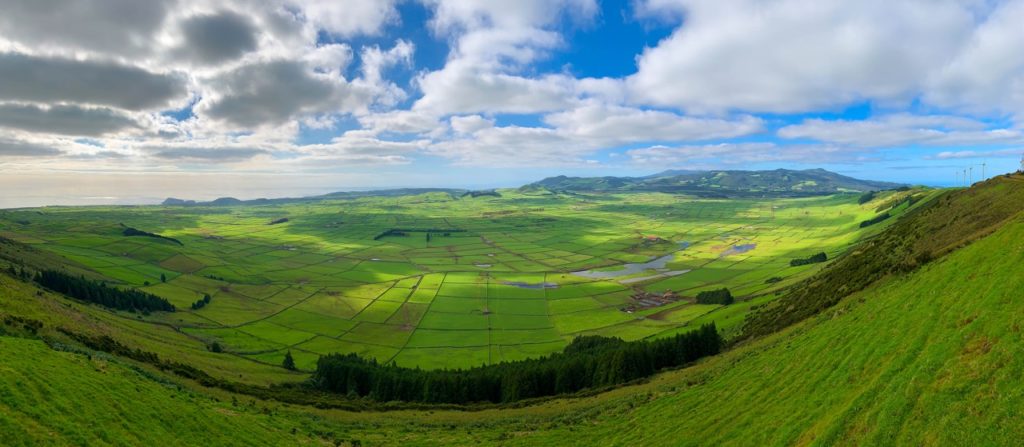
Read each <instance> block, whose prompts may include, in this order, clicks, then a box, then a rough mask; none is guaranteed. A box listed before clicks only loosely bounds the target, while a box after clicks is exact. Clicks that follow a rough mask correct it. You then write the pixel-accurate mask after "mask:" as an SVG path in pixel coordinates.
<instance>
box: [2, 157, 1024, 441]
mask: <svg viewBox="0 0 1024 447" xmlns="http://www.w3.org/2000/svg"><path fill="white" fill-rule="evenodd" d="M1022 194H1024V179H1021V178H1020V177H1013V178H999V179H994V180H990V181H989V182H986V183H984V184H981V185H977V186H975V187H974V188H972V189H970V190H964V191H954V192H949V193H946V195H945V196H943V197H940V198H939V199H938V200H937V201H935V202H933V203H932V204H931V205H930V206H928V207H922V208H920V209H919V210H918V211H915V212H913V213H911V214H910V215H909V216H908V217H906V218H905V219H904V220H901V221H900V222H898V223H897V224H895V225H892V226H890V227H889V228H887V229H886V230H885V231H883V232H882V233H880V234H879V236H877V237H876V239H873V241H880V242H877V243H876V244H878V245H877V246H880V247H886V248H897V249H900V250H904V249H906V251H900V252H898V253H897V254H898V255H894V256H893V257H892V258H891V259H893V260H895V261H893V263H887V262H889V261H886V262H882V261H879V262H873V263H870V264H868V265H869V266H871V268H870V269H869V271H871V274H870V275H869V274H867V273H864V274H863V275H865V276H863V278H869V279H866V280H865V281H867V283H866V284H862V285H863V287H859V290H856V289H849V290H847V292H849V293H848V294H845V295H844V296H840V297H839V298H838V299H837V301H835V302H834V303H833V302H824V301H823V302H810V301H803V300H793V301H787V297H788V296H797V295H799V292H797V291H798V290H799V289H800V288H801V287H808V285H807V284H811V286H813V284H814V283H815V281H826V282H829V283H830V284H831V286H832V287H835V288H840V287H842V281H844V280H846V279H849V278H850V277H849V275H833V276H829V272H830V271H832V270H835V269H842V266H843V265H844V264H843V261H842V260H840V262H837V263H835V264H832V266H830V267H827V268H826V269H825V270H824V271H823V273H821V274H820V275H819V276H816V277H815V278H812V279H811V280H809V283H805V284H800V285H796V286H794V291H793V292H791V293H795V294H797V295H787V297H783V298H782V299H780V301H779V303H781V304H780V305H779V306H778V309H781V311H780V310H772V311H766V312H765V313H762V314H761V315H778V313H776V312H782V311H786V310H789V311H796V310H797V309H798V308H801V306H805V305H808V303H810V305H811V306H812V307H814V310H815V311H817V312H816V313H815V312H810V313H808V314H803V315H801V318H799V320H800V321H799V322H797V323H795V324H793V325H790V326H788V327H786V328H784V329H781V330H780V331H778V332H774V333H771V334H769V335H759V336H756V337H753V338H751V339H748V340H747V341H745V342H743V343H742V344H740V345H738V346H736V347H734V348H733V349H732V350H730V351H728V352H726V353H724V354H722V355H719V356H715V357H712V358H709V359H706V360H704V361H701V362H699V363H698V364H696V365H694V366H691V367H688V368H684V369H680V370H677V371H671V372H666V373H663V374H660V375H659V376H657V377H655V378H653V379H651V380H650V381H649V382H647V383H642V384H637V385H633V386H628V387H622V388H618V389H615V390H612V391H609V392H606V393H602V394H598V395H593V396H589V397H581V398H573V399H558V400H552V401H546V402H542V403H539V404H536V405H532V406H526V407H522V408H505V409H500V410H498V409H492V410H483V411H469V412H467V411H450V410H444V409H440V408H436V409H424V410H402V411H393V412H388V413H377V412H361V413H353V412H345V411H340V410H321V409H314V408H309V407H302V406H295V405H285V404H280V403H276V402H263V401H257V400H253V399H252V398H250V397H247V396H243V395H232V394H230V393H227V392H224V391H219V390H216V389H206V388H202V387H199V386H198V385H196V384H193V383H191V382H188V381H184V382H181V381H179V379H174V381H173V382H172V381H169V379H168V378H167V376H165V375H163V374H161V373H159V372H156V371H151V370H150V369H149V367H147V366H139V365H136V364H135V363H133V362H132V361H129V360H124V359H118V358H111V357H109V356H105V355H103V354H92V355H91V357H90V356H86V355H84V354H76V353H70V352H61V351H59V350H54V349H50V348H48V347H47V346H46V345H44V344H43V343H42V342H41V341H38V340H34V339H31V338H32V335H31V332H32V330H30V329H28V328H25V327H24V326H25V325H24V324H23V323H21V322H19V321H16V320H14V319H11V318H10V317H8V318H7V320H8V323H5V325H4V326H3V327H4V328H5V329H4V331H6V332H7V333H8V335H7V336H0V372H2V373H0V378H2V380H0V432H2V433H5V434H8V436H5V443H8V444H13V445H22V444H24V445H35V444H45V443H53V444H79V445H84V444H142V443H149V442H157V443H166V442H167V440H168V439H172V438H173V439H179V442H180V443H182V444H190V445H191V444H199V443H202V444H205V445H220V444H233V445H280V444H308V445H335V444H339V445H351V444H352V443H353V442H352V441H358V443H359V444H360V445H524V446H526V445H528V446H542V445H586V444H591V445H1015V444H1017V443H1018V442H1019V439H1021V438H1022V436H1024V419H1021V418H1020V417H1019V415H1018V410H1019V409H1020V408H1022V407H1024V392H1022V391H1021V390H1024V360H1022V359H1021V357H1020V356H1019V355H1018V353H1019V352H1021V351H1022V350H1024V334H1022V332H1021V325H1022V323H1024V321H1022V320H1024V300H1022V299H1021V293H1020V291H1021V290H1022V289H1024V275H1021V266H1022V265H1024V215H1022V214H1021V213H1020V209H1021V206H1022V205H1021V204H1022V203H1024V202H1022V201H1020V200H1019V199H1020V196H1021V195H1022ZM946 228H949V229H946ZM915 232H916V233H920V234H917V235H915V234H914V233H915ZM897 240H899V241H901V242H900V243H898V244H897V243H896V242H885V241H897ZM908 247H925V249H927V250H928V252H929V253H930V256H929V258H928V259H926V258H919V257H918V256H917V254H918V253H920V251H917V250H918V249H917V248H908ZM877 250H879V249H878V248H871V247H870V246H863V247H861V248H860V249H857V251H855V252H854V254H851V255H849V256H850V257H851V258H852V257H853V256H860V255H863V254H864V253H870V252H872V251H877ZM858 251H859V252H860V254H856V253H858ZM886 259H889V258H886ZM907 260H914V261H915V263H914V264H913V265H909V264H906V263H904V261H907ZM897 261H898V262H897ZM846 262H852V261H846ZM881 269H885V270H884V271H883V270H881ZM874 270H877V271H874ZM835 271H840V270H835ZM830 278H831V279H830ZM813 287H818V286H813ZM34 290H35V289H34V288H33V287H32V286H30V285H28V284H26V283H22V282H20V281H16V280H14V279H12V278H10V277H9V276H7V275H6V274H4V275H0V292H2V293H0V303H2V304H3V307H2V309H3V312H5V313H6V314H8V315H15V314H19V315H26V316H30V317H38V318H40V319H44V320H45V321H46V324H47V328H49V327H50V326H52V325H55V324H70V323H69V321H71V320H74V319H75V318H76V317H75V314H74V313H73V312H70V311H66V310H64V311H62V310H60V309H61V305H60V304H54V303H53V302H52V301H49V300H48V298H47V297H46V296H37V295H36V294H35V292H34ZM822 303H826V304H827V305H822ZM47 306H52V307H47ZM772 309H776V308H775V307H773V308H772ZM758 318H767V317H758ZM770 321H774V322H776V323H779V324H781V323H780V322H781V321H782V320H777V319H771V320H770ZM46 330H47V329H46V328H44V329H43V330H42V331H40V332H41V333H44V332H46ZM58 347H60V346H58ZM68 349H69V348H62V350H68ZM74 349H77V348H72V350H74ZM233 400H234V401H237V402H233Z"/></svg>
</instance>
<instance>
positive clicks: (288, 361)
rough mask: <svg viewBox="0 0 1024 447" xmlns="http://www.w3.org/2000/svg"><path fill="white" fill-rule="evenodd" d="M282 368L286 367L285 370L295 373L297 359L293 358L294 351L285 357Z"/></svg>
mask: <svg viewBox="0 0 1024 447" xmlns="http://www.w3.org/2000/svg"><path fill="white" fill-rule="evenodd" d="M281 366H284V369H287V370H290V371H295V359H293V358H292V351H288V353H287V354H285V355H284V362H281Z"/></svg>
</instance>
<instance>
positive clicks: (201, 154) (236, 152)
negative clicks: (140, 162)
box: [146, 147, 267, 162]
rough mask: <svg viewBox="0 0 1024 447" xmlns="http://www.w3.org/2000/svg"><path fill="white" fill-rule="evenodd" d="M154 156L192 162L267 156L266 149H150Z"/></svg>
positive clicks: (240, 159)
mask: <svg viewBox="0 0 1024 447" xmlns="http://www.w3.org/2000/svg"><path fill="white" fill-rule="evenodd" d="M146 149H147V150H149V151H153V156H154V157H157V158H162V159H165V160H192V161H219V162H231V161H243V160H248V159H250V158H252V157H255V156H257V155H262V154H266V153H267V151H266V150H264V149H257V148H246V147H220V148H210V147H149V148H146Z"/></svg>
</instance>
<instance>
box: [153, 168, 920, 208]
mask: <svg viewBox="0 0 1024 447" xmlns="http://www.w3.org/2000/svg"><path fill="white" fill-rule="evenodd" d="M901 186H905V185H903V184H899V183H890V182H878V181H873V180H860V179H856V178H853V177H848V176H845V175H841V174H837V173H835V172H830V171H826V170H824V169H806V170H800V171H797V170H790V169H776V170H773V171H738V170H714V171H691V170H667V171H662V172H659V173H656V174H651V175H647V176H643V177H615V176H605V177H567V176H564V175H560V176H557V177H548V178H546V179H543V180H541V181H538V182H534V183H530V184H527V185H524V186H522V187H520V188H519V191H521V192H530V191H545V190H546V191H551V192H574V193H575V192H579V193H582V192H631V191H632V192H666V193H674V194H693V195H698V196H701V197H759V196H765V195H772V196H780V197H800V196H813V195H826V194H835V193H840V192H867V191H879V190H885V189H894V188H899V187H901ZM432 192H439V193H445V194H449V195H451V196H452V197H453V198H461V197H466V196H469V197H474V198H475V197H479V196H499V197H500V194H499V193H497V192H495V191H494V190H481V191H473V190H468V189H458V188H399V189H381V190H370V191H343V192H332V193H329V194H323V195H318V196H309V197H286V198H278V199H252V200H240V199H236V198H234V197H221V198H218V199H215V200H211V201H196V200H186V199H178V198H174V197H168V198H167V199H165V200H164V201H163V203H162V205H165V206H235V205H269V204H281V203H293V202H303V201H313V200H329V199H357V198H360V197H398V196H408V195H417V194H426V193H432Z"/></svg>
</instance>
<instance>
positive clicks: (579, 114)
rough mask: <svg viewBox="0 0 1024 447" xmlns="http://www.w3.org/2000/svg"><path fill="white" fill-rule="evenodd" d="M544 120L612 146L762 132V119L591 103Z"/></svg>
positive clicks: (565, 131) (580, 135)
mask: <svg viewBox="0 0 1024 447" xmlns="http://www.w3.org/2000/svg"><path fill="white" fill-rule="evenodd" d="M544 121H545V122H546V123H548V124H550V125H552V126H554V127H556V128H557V129H558V131H559V132H560V133H562V134H564V135H568V136H572V137H574V138H579V139H584V140H590V141H594V142H596V143H597V144H599V145H601V146H604V147H610V146H615V145H619V144H625V143H631V142H640V141H686V140H710V139H725V138H733V137H740V136H745V135H750V134H753V133H757V132H760V131H761V130H763V123H762V121H761V119H759V118H755V117H752V116H742V117H740V118H739V119H737V120H725V119H717V118H694V117H688V116H682V115H678V114H676V113H671V112H663V111H656V110H640V109H635V108H628V107H619V106H608V105H600V104H595V103H591V104H588V105H585V106H582V107H578V108H575V109H572V110H568V111H565V112H559V113H555V114H551V115H547V116H546V117H545V118H544Z"/></svg>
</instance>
